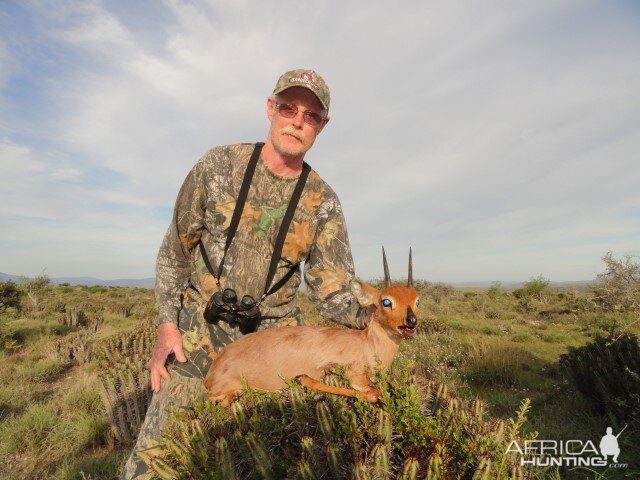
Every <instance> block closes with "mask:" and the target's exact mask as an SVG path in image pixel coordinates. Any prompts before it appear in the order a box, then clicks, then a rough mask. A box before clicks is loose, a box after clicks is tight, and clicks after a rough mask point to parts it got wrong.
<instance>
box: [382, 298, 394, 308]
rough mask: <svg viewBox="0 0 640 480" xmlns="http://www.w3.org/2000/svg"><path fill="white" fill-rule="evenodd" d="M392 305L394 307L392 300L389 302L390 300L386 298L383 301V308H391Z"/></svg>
mask: <svg viewBox="0 0 640 480" xmlns="http://www.w3.org/2000/svg"><path fill="white" fill-rule="evenodd" d="M391 305H392V303H391V300H389V299H388V298H385V299H384V300H382V306H384V307H390V306H391Z"/></svg>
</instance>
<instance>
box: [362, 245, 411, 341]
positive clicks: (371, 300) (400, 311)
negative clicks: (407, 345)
mask: <svg viewBox="0 0 640 480" xmlns="http://www.w3.org/2000/svg"><path fill="white" fill-rule="evenodd" d="M382 263H383V266H384V282H385V286H384V287H383V288H382V289H381V290H378V289H376V288H374V287H372V286H371V285H368V284H366V283H361V282H355V283H356V284H357V287H356V288H354V292H355V294H356V298H357V299H358V302H359V303H360V305H361V306H362V307H367V308H370V309H374V310H375V311H374V313H373V321H377V322H378V323H380V324H381V325H382V326H383V327H385V329H387V330H389V331H391V332H392V333H394V334H396V335H399V336H401V337H412V336H413V335H414V334H415V333H416V325H417V323H418V306H419V304H420V300H419V298H418V292H416V289H415V288H414V286H413V265H412V261H411V249H409V275H408V277H407V285H406V286H401V285H391V277H390V275H389V266H388V265H387V256H386V254H385V252H384V247H383V248H382ZM358 290H360V291H359V292H358Z"/></svg>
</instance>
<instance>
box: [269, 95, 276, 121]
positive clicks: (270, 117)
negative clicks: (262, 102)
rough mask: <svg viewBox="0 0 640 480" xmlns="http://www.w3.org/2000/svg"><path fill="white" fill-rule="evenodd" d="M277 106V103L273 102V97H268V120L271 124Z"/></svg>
mask: <svg viewBox="0 0 640 480" xmlns="http://www.w3.org/2000/svg"><path fill="white" fill-rule="evenodd" d="M275 104H276V103H275V102H274V101H273V100H271V97H267V118H268V119H269V121H270V122H271V121H272V120H273V107H274V106H275Z"/></svg>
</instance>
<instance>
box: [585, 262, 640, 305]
mask: <svg viewBox="0 0 640 480" xmlns="http://www.w3.org/2000/svg"><path fill="white" fill-rule="evenodd" d="M602 261H603V262H604V263H605V265H606V271H605V272H604V273H600V274H598V286H597V288H596V294H597V297H596V298H597V300H598V301H599V302H600V303H601V304H602V305H603V306H604V307H605V308H607V309H609V310H620V311H629V310H635V309H637V308H640V261H638V257H633V256H631V255H627V256H625V257H623V258H622V259H620V260H617V259H615V258H613V254H612V253H611V252H608V253H607V254H606V255H605V256H604V257H602Z"/></svg>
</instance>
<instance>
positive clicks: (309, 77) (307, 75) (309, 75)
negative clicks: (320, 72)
mask: <svg viewBox="0 0 640 480" xmlns="http://www.w3.org/2000/svg"><path fill="white" fill-rule="evenodd" d="M316 80H317V79H316V75H315V74H314V73H313V72H302V73H301V74H300V76H299V77H292V78H290V79H289V83H306V84H311V85H314V86H315V84H316Z"/></svg>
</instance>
